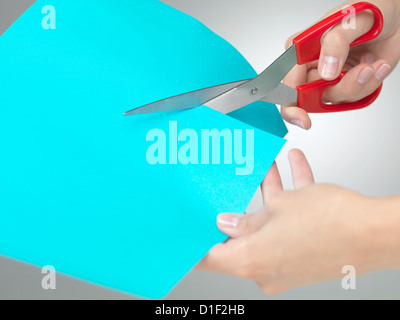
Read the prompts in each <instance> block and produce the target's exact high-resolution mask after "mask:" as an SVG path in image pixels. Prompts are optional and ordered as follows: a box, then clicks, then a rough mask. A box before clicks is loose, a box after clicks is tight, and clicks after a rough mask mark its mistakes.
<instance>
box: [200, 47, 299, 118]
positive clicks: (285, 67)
mask: <svg viewBox="0 0 400 320" xmlns="http://www.w3.org/2000/svg"><path fill="white" fill-rule="evenodd" d="M296 64H297V57H296V48H295V46H294V45H293V46H292V47H290V49H288V50H287V51H286V52H285V53H284V54H283V55H281V56H280V57H279V58H278V59H277V60H275V62H274V63H273V64H271V65H270V66H269V67H268V68H267V69H265V70H264V71H263V72H262V73H261V74H260V75H259V76H258V77H256V78H254V79H253V80H250V81H248V82H246V83H244V84H242V85H241V86H239V87H237V88H235V89H233V90H231V91H229V92H227V93H224V94H222V95H221V96H219V97H217V98H216V99H213V100H212V101H211V102H209V103H207V106H209V107H210V108H213V109H215V110H217V111H219V112H222V113H225V114H226V113H229V112H232V111H235V110H237V109H240V108H242V107H244V106H246V105H248V104H250V103H252V102H254V101H257V100H263V98H264V97H265V96H267V95H268V93H269V92H270V91H272V90H273V89H274V88H275V87H276V86H278V85H279V84H280V83H281V81H282V80H283V78H284V77H285V76H286V75H287V74H288V73H289V71H290V70H291V69H292V68H293V67H294V66H295V65H296Z"/></svg>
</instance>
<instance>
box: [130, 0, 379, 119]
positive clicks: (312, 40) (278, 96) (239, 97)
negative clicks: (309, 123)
mask: <svg viewBox="0 0 400 320" xmlns="http://www.w3.org/2000/svg"><path fill="white" fill-rule="evenodd" d="M353 8H354V10H353V12H352V14H355V13H357V12H360V11H363V10H370V11H372V13H373V15H374V18H375V23H374V25H373V27H372V28H371V30H370V31H369V32H367V33H366V34H364V35H363V36H361V37H359V38H358V39H356V40H355V41H354V42H353V43H352V44H351V45H350V47H351V48H352V47H354V46H357V45H360V44H362V43H365V42H368V41H370V40H373V39H375V38H376V37H377V36H378V35H379V34H380V33H381V31H382V28H383V16H382V13H381V11H380V10H379V9H378V8H377V7H376V6H374V5H373V4H370V3H368V2H358V3H356V4H353ZM346 17H349V14H348V12H346V11H345V10H343V11H339V12H337V13H335V14H333V15H331V16H329V17H327V18H325V19H324V20H322V21H320V22H319V23H317V24H315V25H314V26H312V27H311V28H309V29H307V30H306V31H305V32H303V33H301V34H300V35H299V36H297V37H296V38H295V39H294V40H293V45H292V46H291V47H290V48H289V49H288V50H286V52H285V53H284V54H282V55H281V56H280V57H279V58H278V59H276V60H275V61H274V62H273V63H272V64H271V65H270V66H269V67H268V68H267V69H265V70H264V71H263V72H262V73H261V74H260V75H258V76H257V77H255V78H253V79H247V80H241V81H236V82H231V83H225V84H221V85H218V86H213V87H209V88H205V89H200V90H196V91H191V92H188V93H183V94H180V95H177V96H173V97H169V98H166V99H163V100H160V101H156V102H153V103H150V104H147V105H144V106H142V107H138V108H135V109H133V110H130V111H128V112H126V113H124V115H127V116H128V115H138V114H145V113H153V112H162V111H170V110H184V109H192V108H196V107H198V106H201V105H207V106H208V107H210V108H212V109H215V110H217V111H219V112H221V113H224V114H227V113H230V112H232V111H235V110H237V109H240V108H242V107H244V106H246V105H248V104H250V103H253V102H255V101H267V102H271V103H275V104H279V105H285V106H289V105H297V106H298V107H300V108H302V109H304V110H305V111H307V112H310V113H323V112H339V111H348V110H356V109H361V108H364V107H367V106H369V105H370V104H372V103H373V102H374V101H375V100H376V98H377V97H378V96H379V94H380V92H381V89H382V85H381V86H380V87H379V88H378V89H377V90H375V92H373V93H372V94H371V95H369V96H367V97H365V98H363V99H362V100H359V101H355V102H349V103H341V104H329V103H325V102H324V101H323V98H322V97H323V94H324V92H325V90H326V89H327V88H329V87H331V86H334V85H336V84H337V83H339V82H340V80H341V79H342V78H343V77H344V75H345V72H342V73H341V74H340V76H339V77H338V78H337V79H335V80H332V81H326V80H323V79H321V80H316V81H313V82H309V83H306V84H303V85H300V86H298V87H297V88H296V89H293V88H291V87H288V86H286V85H285V84H283V83H281V81H282V80H283V79H284V77H285V76H286V75H287V74H288V73H289V71H290V70H291V69H292V68H293V67H294V66H295V65H296V64H299V65H302V64H305V63H308V62H312V61H315V60H318V58H319V55H320V51H321V37H322V36H323V34H324V33H325V32H326V31H328V30H329V29H330V28H332V27H333V26H335V25H336V24H338V23H339V22H341V21H342V20H343V19H344V18H346Z"/></svg>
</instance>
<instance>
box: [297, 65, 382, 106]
mask: <svg viewBox="0 0 400 320" xmlns="http://www.w3.org/2000/svg"><path fill="white" fill-rule="evenodd" d="M345 74H346V71H343V72H342V73H341V74H340V76H339V77H338V78H336V79H335V80H332V81H326V80H323V79H321V80H316V81H313V82H309V83H306V84H303V85H300V86H298V87H297V88H296V90H297V93H298V95H297V106H298V107H299V108H302V109H304V110H305V111H307V112H310V113H323V112H340V111H349V110H357V109H362V108H365V107H367V106H369V105H370V104H372V103H373V102H374V101H375V100H376V99H377V98H378V96H379V94H380V93H381V90H382V85H380V87H379V88H378V89H377V90H375V91H374V92H373V93H372V94H370V95H369V96H368V97H365V98H364V99H361V100H359V101H356V102H348V103H342V104H326V103H324V102H323V99H322V97H323V95H324V92H325V90H326V89H327V88H329V87H332V86H334V85H336V84H338V83H339V82H340V80H342V78H343V77H344V75H345Z"/></svg>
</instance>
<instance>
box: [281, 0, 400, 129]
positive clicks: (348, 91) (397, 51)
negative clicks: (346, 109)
mask: <svg viewBox="0 0 400 320" xmlns="http://www.w3.org/2000/svg"><path fill="white" fill-rule="evenodd" d="M356 2H359V1H357V0H355V1H347V2H346V3H345V4H344V5H352V4H354V3H356ZM368 2H370V3H372V4H374V5H376V6H377V7H378V8H379V9H380V10H381V11H382V14H383V17H384V27H383V30H382V33H381V34H380V35H379V36H378V37H377V38H376V39H374V40H373V41H371V42H368V43H366V44H362V45H359V46H356V47H354V48H352V49H351V50H350V44H351V43H352V42H353V41H354V40H355V39H357V38H359V37H360V36H362V35H363V34H365V33H367V32H368V31H369V30H370V29H371V28H372V26H373V24H374V17H373V15H372V13H370V12H368V11H363V12H360V13H358V14H357V16H356V29H344V28H343V27H342V24H338V25H336V26H335V27H333V28H332V29H331V30H330V31H329V32H327V33H326V34H325V36H324V37H323V39H322V47H321V54H320V58H319V60H318V61H314V62H311V63H308V64H305V65H301V66H299V65H297V66H295V67H294V68H293V69H292V70H291V72H290V73H289V74H288V75H287V77H286V78H285V79H284V83H285V84H287V85H289V86H290V87H293V88H295V87H297V86H298V85H301V84H304V83H306V82H310V81H314V80H317V79H321V78H323V79H326V80H333V79H336V78H337V77H338V76H339V75H340V73H341V71H342V70H348V71H349V72H348V73H347V74H346V76H345V77H344V78H343V79H342V80H341V81H340V83H338V84H337V85H335V86H333V87H331V88H329V89H328V90H326V92H325V94H324V100H325V101H329V102H332V103H340V102H353V101H358V100H361V99H362V98H364V97H366V96H368V95H370V94H371V93H373V92H374V91H375V90H376V89H377V88H378V87H379V86H380V85H381V84H382V81H383V80H384V79H385V78H386V77H387V76H388V75H389V73H390V72H391V70H393V68H394V67H395V66H396V64H397V63H398V61H399V59H400V0H368ZM344 5H343V6H344ZM343 6H340V7H337V8H335V9H334V10H332V11H331V12H329V13H328V14H327V15H326V16H328V15H331V14H333V13H335V12H337V11H341V10H342V8H343ZM298 34H299V33H297V34H296V35H293V36H292V37H291V38H290V39H289V40H288V41H287V43H286V48H289V47H290V46H291V45H292V40H293V39H294V38H295V37H296V36H297V35H298ZM282 117H283V118H284V119H285V120H286V121H288V122H290V123H292V124H294V125H297V126H299V127H302V128H304V129H310V127H311V120H310V118H309V116H308V114H307V112H306V111H304V110H303V109H300V108H298V107H293V106H288V107H285V106H282Z"/></svg>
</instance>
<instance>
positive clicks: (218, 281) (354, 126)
mask: <svg viewBox="0 0 400 320" xmlns="http://www.w3.org/2000/svg"><path fill="white" fill-rule="evenodd" d="M32 2H34V1H32V0H0V29H4V28H5V27H6V26H8V25H10V24H11V23H12V22H13V21H14V20H15V18H16V17H17V16H18V14H20V13H22V12H23V10H24V8H26V7H28V6H29V4H30V3H32ZM164 2H165V3H168V4H169V5H171V6H173V7H176V8H177V9H179V10H181V11H184V12H186V13H188V14H190V15H192V16H193V17H195V18H197V19H199V20H200V21H202V22H203V23H205V24H206V25H207V26H208V27H209V28H210V29H212V30H213V31H214V32H216V33H217V34H219V35H221V36H222V37H224V38H225V39H226V40H228V41H229V42H230V43H231V44H233V45H234V46H235V47H236V48H237V49H238V50H239V51H240V52H241V53H242V54H243V55H244V56H245V57H246V59H247V60H248V61H249V62H250V63H251V64H252V65H253V67H254V68H255V69H256V70H257V71H258V72H260V71H262V70H263V69H264V68H265V67H266V66H268V65H269V64H270V63H271V62H272V61H273V60H274V59H276V58H277V57H278V56H279V55H280V54H281V53H282V52H283V49H284V43H285V40H286V38H288V37H289V36H290V35H291V34H292V33H294V32H296V31H299V30H301V29H304V28H306V27H307V26H309V25H310V24H311V23H313V22H314V21H315V20H317V19H319V18H320V17H321V16H322V15H323V14H324V13H326V12H327V11H329V10H330V9H332V8H334V7H336V6H338V5H340V4H341V3H343V1H338V0H325V1H312V0H302V1H298V0H283V1H271V0H269V1H268V0H246V1H244V0H218V1H215V0H164ZM49 4H51V0H49ZM399 81H400V69H397V70H396V71H395V72H394V73H393V74H392V75H391V76H390V78H389V79H387V80H386V81H385V85H384V90H383V92H382V94H381V96H380V98H379V100H378V101H377V102H376V103H375V104H374V105H373V106H371V107H369V108H367V109H365V110H359V111H355V112H347V113H341V114H329V115H312V121H313V127H312V129H311V130H310V131H308V132H305V131H303V130H300V129H297V128H295V127H292V126H291V125H288V127H289V130H290V133H289V135H288V136H287V138H288V143H287V145H286V146H285V148H284V149H283V150H282V152H281V154H280V155H279V157H278V165H279V167H280V169H281V173H282V176H283V182H284V184H285V186H286V187H287V188H292V183H291V177H290V170H289V165H288V162H287V152H288V150H290V149H291V148H300V149H302V150H303V151H304V152H305V153H306V155H307V157H308V159H309V161H310V163H311V165H312V167H313V170H314V174H315V177H316V180H317V181H318V182H329V183H334V184H337V185H340V186H343V187H346V188H350V189H353V190H356V191H358V192H360V193H363V194H366V195H370V196H387V195H393V194H399V193H400V151H399V147H398V146H399V143H398V139H399V137H400V125H399V119H400V108H399V107H400V103H399V101H398V100H399V98H400V93H399V91H398V88H399ZM260 206H261V200H260V194H259V192H257V194H256V195H255V197H254V199H253V201H252V203H251V204H250V208H249V210H250V211H252V210H256V209H258V208H259V207H260ZM337 232H340V230H337ZM373 236H374V235H371V237H373ZM42 276H43V275H42V274H41V272H40V269H38V268H36V267H32V266H28V265H25V264H22V263H19V262H16V261H12V260H9V259H5V258H1V257H0V299H133V298H132V297H131V296H127V295H124V294H121V293H118V292H114V291H111V290H107V289H104V288H100V287H97V286H94V285H91V284H87V283H84V282H81V281H78V280H75V279H71V278H69V277H65V276H61V275H58V276H57V289H56V290H53V291H45V290H43V289H42V288H41V285H40V283H41V279H42ZM399 287H400V271H384V272H378V273H374V274H370V275H367V276H363V277H359V278H358V279H357V290H353V291H344V290H343V289H341V285H340V281H332V282H328V283H322V284H318V285H313V286H309V287H306V288H301V289H295V290H292V291H290V292H288V293H284V294H281V295H278V296H274V297H270V296H266V295H264V294H263V293H262V292H261V291H260V290H259V289H258V287H257V286H256V285H255V284H254V283H253V282H251V281H247V280H241V279H236V278H232V277H229V276H224V275H217V274H208V273H202V272H197V271H193V272H191V273H190V274H189V275H188V276H187V277H186V278H185V279H184V280H183V281H182V282H181V283H180V284H179V285H178V286H177V287H176V288H175V289H174V290H173V292H172V293H171V294H170V296H169V297H168V298H169V299H267V300H268V299H398V298H400V289H399Z"/></svg>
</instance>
